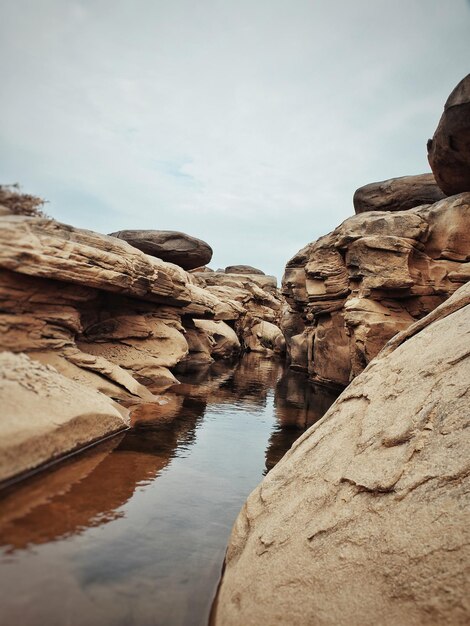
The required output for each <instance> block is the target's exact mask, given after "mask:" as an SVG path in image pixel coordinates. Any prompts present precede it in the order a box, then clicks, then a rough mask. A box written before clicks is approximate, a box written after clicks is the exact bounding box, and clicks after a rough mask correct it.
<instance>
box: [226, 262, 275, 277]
mask: <svg viewBox="0 0 470 626" xmlns="http://www.w3.org/2000/svg"><path fill="white" fill-rule="evenodd" d="M225 273H226V274H261V275H263V276H264V275H265V274H264V272H262V271H261V270H258V269H256V267H252V266H251V265H229V266H228V267H226V268H225Z"/></svg>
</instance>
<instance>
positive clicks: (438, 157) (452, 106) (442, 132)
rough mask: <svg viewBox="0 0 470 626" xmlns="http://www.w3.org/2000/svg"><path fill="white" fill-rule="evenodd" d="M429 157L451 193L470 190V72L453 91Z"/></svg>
mask: <svg viewBox="0 0 470 626" xmlns="http://www.w3.org/2000/svg"><path fill="white" fill-rule="evenodd" d="M428 160H429V164H430V166H431V169H432V171H433V173H434V176H435V179H436V181H437V184H438V185H439V187H440V188H441V189H442V191H443V192H444V193H445V194H447V195H448V196H450V195H453V194H457V193H461V192H463V191H470V74H468V75H467V76H466V77H465V78H464V79H463V80H461V81H460V83H459V84H458V85H457V87H456V88H455V89H454V90H453V92H452V93H451V94H450V96H449V98H448V99H447V102H446V103H445V105H444V113H443V114H442V117H441V119H440V121H439V124H438V127H437V129H436V132H435V133H434V136H433V138H432V139H430V140H429V141H428Z"/></svg>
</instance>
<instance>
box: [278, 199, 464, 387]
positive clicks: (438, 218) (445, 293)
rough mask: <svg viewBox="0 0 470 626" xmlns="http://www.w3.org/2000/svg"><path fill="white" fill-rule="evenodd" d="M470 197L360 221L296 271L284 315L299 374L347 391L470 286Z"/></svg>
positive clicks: (294, 264) (320, 245) (289, 274)
mask: <svg viewBox="0 0 470 626" xmlns="http://www.w3.org/2000/svg"><path fill="white" fill-rule="evenodd" d="M469 233H470V193H464V194H460V195H457V196H453V197H450V198H445V199H443V200H440V201H439V202H437V203H435V204H432V205H425V206H420V207H416V208H414V209H410V210H407V211H394V212H384V211H373V212H368V213H361V214H359V215H356V216H353V217H351V218H349V219H347V220H346V221H345V222H343V223H342V224H341V225H340V226H339V227H338V228H336V229H335V230H334V231H333V232H332V233H330V234H328V235H326V236H324V237H321V238H320V239H318V240H317V241H315V242H313V243H311V244H309V245H307V246H306V247H305V248H303V249H302V250H300V252H298V253H297V254H296V255H295V256H294V257H293V258H292V259H291V260H290V261H289V262H288V264H287V267H286V272H285V275H284V279H283V293H284V295H285V296H286V299H287V301H288V303H289V307H288V308H285V309H284V311H283V314H282V319H281V326H282V328H283V330H284V334H285V336H286V340H287V345H288V351H289V355H290V358H291V361H292V365H293V366H294V367H297V368H300V369H306V370H308V371H309V373H310V376H311V378H312V380H315V381H318V382H323V383H329V384H335V385H340V386H341V385H342V386H345V385H347V384H348V383H349V382H350V380H352V378H354V376H357V375H358V374H359V373H360V372H361V371H362V370H363V369H364V367H365V366H366V365H367V364H368V363H369V362H370V361H371V360H372V359H373V358H374V357H375V356H376V355H377V353H378V352H379V351H380V349H381V348H382V346H383V345H384V344H385V343H386V341H388V339H390V338H391V337H392V336H393V335H394V334H396V333H397V332H399V331H400V330H403V329H405V328H406V327H407V326H409V325H410V324H411V323H412V322H414V321H415V320H416V319H419V318H421V317H423V316H424V315H426V314H427V313H429V312H430V311H432V310H433V309H434V308H435V307H436V306H437V305H439V304H440V303H441V302H443V301H444V300H445V299H446V298H448V297H449V296H450V295H451V294H452V293H453V292H454V291H455V290H456V289H457V288H458V287H459V286H461V285H462V284H463V283H465V282H466V281H468V280H469V279H470V264H469V261H470V234H469Z"/></svg>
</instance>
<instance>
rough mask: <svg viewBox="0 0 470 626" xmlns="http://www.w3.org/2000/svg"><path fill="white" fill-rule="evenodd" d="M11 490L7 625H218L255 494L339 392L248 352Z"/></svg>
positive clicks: (4, 561) (5, 526)
mask: <svg viewBox="0 0 470 626" xmlns="http://www.w3.org/2000/svg"><path fill="white" fill-rule="evenodd" d="M179 378H180V380H182V381H183V384H181V385H179V386H177V387H174V388H173V389H172V390H170V391H169V392H165V400H164V402H165V404H154V405H146V406H143V407H140V408H139V410H137V411H135V413H134V419H135V426H136V428H135V429H134V430H132V431H129V432H127V433H125V434H124V435H119V436H117V437H114V438H113V439H111V440H108V441H107V442H105V443H103V444H100V445H99V446H96V447H94V448H92V449H90V450H88V451H86V452H85V453H82V454H79V455H76V456H75V457H73V458H71V459H69V460H68V461H65V462H62V463H60V464H58V465H56V466H55V468H54V469H51V470H49V471H47V472H43V473H42V474H38V475H36V476H35V477H33V478H30V479H29V480H27V481H24V482H23V483H22V484H21V485H19V486H18V485H17V486H16V487H15V488H10V489H9V490H8V491H6V492H4V493H3V494H1V503H0V624H2V625H5V626H6V625H10V624H11V625H15V624H21V626H46V625H47V626H85V625H86V626H95V625H96V626H98V625H99V626H106V625H112V626H133V625H135V626H174V625H175V626H176V625H178V626H179V625H185V626H186V625H191V626H192V625H199V624H207V621H208V616H209V612H210V607H211V603H212V600H213V598H214V595H215V592H216V588H217V584H218V581H219V577H220V572H221V567H222V563H223V558H224V553H225V548H226V545H227V541H228V538H229V535H230V530H231V527H232V525H233V522H234V521H235V518H236V516H237V514H238V511H239V510H240V508H241V506H242V505H243V502H244V501H245V499H246V497H247V496H248V494H249V493H250V491H251V490H252V489H253V488H254V487H255V486H256V485H257V484H258V482H259V481H260V480H261V479H262V477H263V474H264V473H266V471H268V470H269V469H270V468H271V467H272V466H273V465H275V463H276V462H277V461H278V460H279V459H280V458H281V457H282V455H283V454H284V453H285V452H286V450H287V449H288V448H289V447H290V445H291V444H292V442H293V441H294V440H295V439H296V438H297V437H298V436H299V435H300V434H301V433H302V432H303V430H304V429H305V428H306V427H307V426H308V425H310V424H312V423H313V422H315V421H317V420H318V419H319V418H320V417H321V415H322V414H323V413H324V411H325V410H326V409H327V408H328V406H329V405H330V404H331V403H332V402H333V400H334V396H333V395H332V394H331V393H329V392H327V391H325V390H322V389H319V388H314V387H312V386H310V385H309V384H308V383H307V382H306V380H305V377H304V376H303V375H302V374H299V373H295V372H292V371H288V370H287V371H286V370H285V369H284V367H283V365H282V364H281V363H279V362H277V361H274V360H268V359H263V358H261V357H259V356H256V355H253V354H249V355H246V356H245V357H243V358H242V359H241V360H240V361H239V362H238V363H237V364H235V365H231V366H230V365H227V364H222V363H216V364H214V365H213V366H211V367H207V368H205V369H204V370H198V371H197V372H192V373H189V374H181V375H180V376H179Z"/></svg>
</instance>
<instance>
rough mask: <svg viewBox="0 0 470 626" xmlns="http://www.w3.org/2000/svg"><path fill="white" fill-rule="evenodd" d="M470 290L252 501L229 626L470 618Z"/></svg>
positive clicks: (358, 384)
mask: <svg viewBox="0 0 470 626" xmlns="http://www.w3.org/2000/svg"><path fill="white" fill-rule="evenodd" d="M469 354H470V285H466V286H465V287H462V288H461V289H460V290H459V291H458V292H457V293H456V294H454V296H452V298H450V299H449V300H448V301H447V302H446V303H444V304H443V305H441V306H440V307H439V308H438V309H436V310H435V311H433V312H432V313H431V314H430V315H429V317H427V318H424V319H423V320H420V321H418V322H417V323H416V324H414V325H413V326H410V327H409V328H408V329H407V330H406V331H405V332H404V333H403V334H401V335H397V336H396V338H395V339H394V340H392V342H391V343H390V345H389V346H387V348H386V349H385V350H384V351H383V352H382V353H381V354H380V355H379V356H378V357H377V358H376V359H375V360H374V361H373V362H372V363H371V364H370V365H369V366H368V368H367V369H366V370H365V371H364V372H363V373H362V374H361V375H360V376H358V377H357V378H356V379H355V380H354V381H353V382H352V383H351V385H350V386H349V387H348V388H347V389H346V390H345V391H344V392H343V393H342V394H341V396H340V397H339V398H338V400H337V401H336V402H335V403H334V404H333V406H332V407H331V409H330V410H329V411H328V412H327V414H326V415H325V416H324V417H323V419H321V420H320V421H319V422H318V423H317V424H315V425H314V426H313V427H311V428H310V429H309V430H308V431H307V432H306V433H305V435H304V436H302V437H301V438H300V439H299V440H298V441H297V442H296V443H295V444H294V446H293V447H292V449H291V450H290V452H288V453H287V454H286V456H285V457H284V459H283V460H282V461H281V462H280V463H279V464H278V465H277V466H276V467H275V468H274V469H273V470H272V471H271V472H270V473H269V474H268V475H267V476H266V478H265V479H264V480H263V482H262V483H261V484H260V486H259V487H258V488H257V489H256V490H255V491H254V492H253V493H252V494H251V495H250V497H249V498H248V500H247V502H246V504H245V506H244V508H243V510H242V511H241V513H240V515H239V517H238V519H237V521H236V523H235V526H234V529H233V531H232V536H231V539H230V544H229V548H228V552H227V557H226V568H225V573H224V577H223V580H222V585H221V588H220V592H219V597H218V603H217V611H216V616H215V624H217V625H218V626H219V625H220V626H230V625H233V626H239V624H246V625H247V626H250V625H252V626H255V625H256V626H257V625H259V624H270V625H271V624H272V625H274V624H285V623H286V621H288V623H289V624H292V625H294V626H295V625H302V626H304V625H307V624H308V625H311V626H314V625H316V624H318V625H320V624H321V625H322V626H328V625H331V626H337V625H338V624H343V623H348V624H350V625H351V626H356V625H357V626H372V625H375V624H387V625H390V626H398V625H402V624H413V626H429V624H442V625H448V626H458V625H462V626H463V625H464V624H467V623H468V621H469V620H470V601H469V598H470V588H469V581H470V576H469V574H470V571H469V566H468V564H469V563H470V551H469V546H470V526H469V524H468V513H467V511H468V506H469V505H470V502H469V495H468V494H469V493H470V481H469V471H468V460H467V459H468V449H469V445H470V440H469V434H468V430H469V429H468V428H466V427H467V426H468V422H469V419H470V404H469V401H468V400H469V399H468V391H469V390H468V381H469V379H470V359H469Z"/></svg>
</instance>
